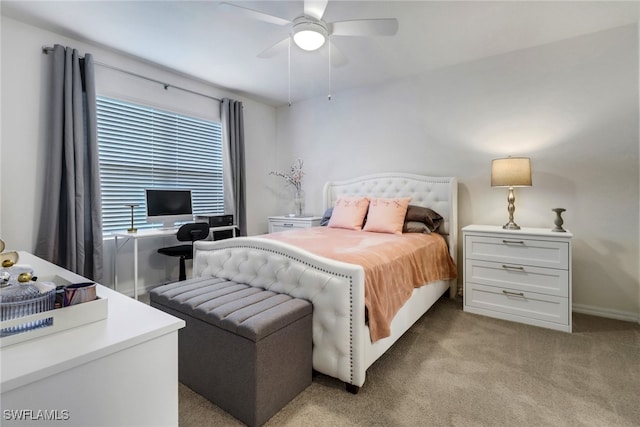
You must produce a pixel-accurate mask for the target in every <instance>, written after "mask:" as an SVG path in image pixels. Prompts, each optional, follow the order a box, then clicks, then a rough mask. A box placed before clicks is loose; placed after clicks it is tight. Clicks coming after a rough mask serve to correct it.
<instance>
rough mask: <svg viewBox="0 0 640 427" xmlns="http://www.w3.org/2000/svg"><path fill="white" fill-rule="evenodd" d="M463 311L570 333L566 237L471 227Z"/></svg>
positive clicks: (568, 244)
mask: <svg viewBox="0 0 640 427" xmlns="http://www.w3.org/2000/svg"><path fill="white" fill-rule="evenodd" d="M462 236H463V240H464V270H463V272H464V273H463V274H464V311H468V312H470V313H476V314H482V315H485V316H491V317H496V318H500V319H505V320H512V321H515V322H521V323H527V324H530V325H536V326H542V327H545V328H551V329H556V330H559V331H565V332H571V239H572V237H573V235H572V234H571V233H570V232H568V231H567V232H564V233H562V232H553V231H551V229H544V228H522V229H520V230H504V229H503V228H502V227H501V226H490V225H469V226H467V227H464V228H463V229H462Z"/></svg>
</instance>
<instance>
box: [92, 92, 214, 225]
mask: <svg viewBox="0 0 640 427" xmlns="http://www.w3.org/2000/svg"><path fill="white" fill-rule="evenodd" d="M97 113H98V147H99V153H100V182H101V186H102V222H103V231H104V232H105V233H108V232H111V231H116V230H125V229H127V228H129V227H130V225H131V208H130V207H127V206H125V205H126V204H137V205H138V206H137V207H135V208H134V221H135V227H136V228H149V227H151V224H147V222H146V210H145V191H144V190H145V189H146V188H186V189H190V190H192V198H193V213H194V215H198V214H222V213H224V193H223V178H222V127H221V125H220V123H216V122H213V121H207V120H202V119H199V118H194V117H188V116H184V115H180V114H176V113H173V112H169V111H162V110H158V109H155V108H151V107H147V106H143V105H136V104H132V103H129V102H125V101H121V100H116V99H111V98H106V97H101V96H99V97H98V108H97Z"/></svg>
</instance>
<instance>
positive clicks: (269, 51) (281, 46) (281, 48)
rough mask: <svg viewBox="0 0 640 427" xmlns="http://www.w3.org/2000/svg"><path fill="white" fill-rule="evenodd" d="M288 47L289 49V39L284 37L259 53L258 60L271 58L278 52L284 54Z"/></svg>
mask: <svg viewBox="0 0 640 427" xmlns="http://www.w3.org/2000/svg"><path fill="white" fill-rule="evenodd" d="M288 47H289V37H285V38H284V39H282V40H280V41H279V42H277V43H276V44H274V45H272V46H270V47H268V48H266V49H265V50H263V51H262V52H260V53H259V54H258V58H263V59H266V58H271V57H273V56H275V55H277V54H279V53H280V52H285V51H286V50H287V48H288Z"/></svg>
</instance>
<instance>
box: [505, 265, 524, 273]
mask: <svg viewBox="0 0 640 427" xmlns="http://www.w3.org/2000/svg"><path fill="white" fill-rule="evenodd" d="M502 268H504V269H505V270H520V271H524V267H522V266H520V267H516V266H514V265H506V264H502Z"/></svg>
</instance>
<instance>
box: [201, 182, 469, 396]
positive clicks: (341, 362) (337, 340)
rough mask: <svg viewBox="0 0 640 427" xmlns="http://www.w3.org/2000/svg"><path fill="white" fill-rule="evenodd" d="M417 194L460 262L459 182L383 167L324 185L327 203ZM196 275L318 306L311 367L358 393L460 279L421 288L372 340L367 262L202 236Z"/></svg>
mask: <svg viewBox="0 0 640 427" xmlns="http://www.w3.org/2000/svg"><path fill="white" fill-rule="evenodd" d="M356 196H367V197H384V198H392V197H411V202H410V203H411V204H412V205H416V206H422V207H429V208H431V209H433V210H434V211H436V212H438V213H439V214H440V215H441V216H442V217H443V221H442V225H441V226H440V229H439V233H438V234H439V235H441V236H442V237H443V238H444V240H445V241H446V244H447V247H448V252H449V255H450V256H451V259H452V260H453V262H455V261H456V260H457V230H458V224H457V181H456V179H455V178H453V177H429V176H422V175H416V174H408V173H382V174H375V175H367V176H363V177H359V178H355V179H350V180H345V181H334V182H328V183H326V184H325V186H324V189H323V207H324V209H326V208H329V207H332V206H334V205H335V202H336V200H337V199H338V198H339V197H356ZM194 247H195V252H194V263H193V275H194V277H202V276H216V277H220V278H225V279H229V280H233V281H236V282H240V283H245V284H247V285H251V286H256V287H260V288H264V289H269V290H271V291H274V292H279V293H286V294H288V295H291V296H293V297H297V298H303V299H306V300H309V301H311V302H312V304H313V310H314V311H313V345H314V348H313V367H314V369H315V370H316V371H318V372H321V373H323V374H326V375H329V376H331V377H335V378H338V379H340V380H342V381H344V382H345V384H346V386H347V390H349V391H350V392H352V393H356V392H357V391H358V390H359V388H360V387H361V386H362V385H363V384H364V382H365V378H366V371H367V369H368V368H369V366H371V365H372V364H373V363H374V362H375V361H376V360H377V359H378V358H379V357H380V356H381V355H382V354H384V352H385V351H387V350H388V349H389V348H390V347H391V345H393V343H395V342H396V341H397V340H398V338H400V337H401V336H402V335H403V334H404V332H406V331H407V329H409V328H410V327H411V325H413V324H414V323H415V322H416V321H417V320H418V319H419V318H420V317H421V316H422V315H423V314H424V313H425V312H426V311H427V310H428V309H429V308H430V307H431V306H432V305H433V304H434V303H435V302H436V301H437V300H438V299H439V298H440V297H441V296H442V295H443V294H445V293H446V292H448V293H449V296H450V297H455V295H456V294H457V290H458V289H457V280H456V279H452V280H438V281H435V282H431V283H429V284H426V285H424V286H420V287H416V288H414V289H413V291H412V292H411V295H410V297H409V299H408V300H407V301H406V303H404V304H403V305H402V307H400V309H399V310H398V311H397V313H396V314H395V315H394V316H393V319H392V320H391V323H390V325H389V330H390V333H389V336H387V337H385V338H382V339H378V340H375V342H372V340H371V335H370V331H369V325H368V321H367V319H366V314H365V283H364V282H365V271H364V269H363V267H362V266H360V265H356V264H351V263H346V262H342V261H337V260H334V259H329V258H326V257H322V256H319V255H316V254H313V253H311V252H309V251H306V250H303V249H300V248H298V247H297V246H295V245H293V244H290V243H287V242H285V241H279V240H274V239H271V238H265V237H242V238H235V239H227V240H222V241H217V242H212V241H199V242H196V243H195V245H194Z"/></svg>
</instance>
